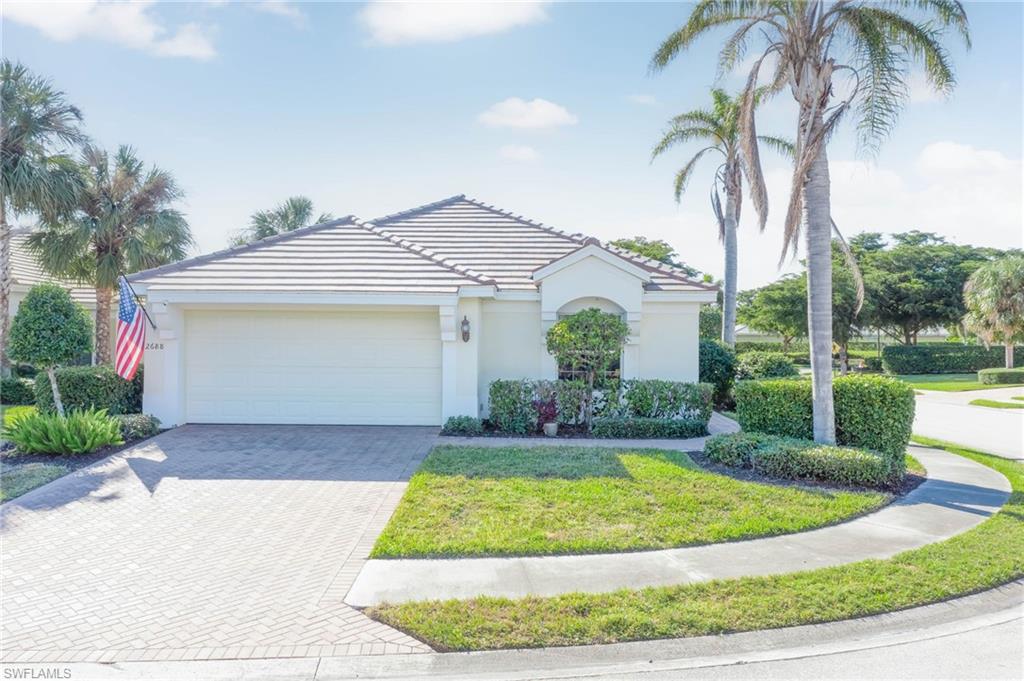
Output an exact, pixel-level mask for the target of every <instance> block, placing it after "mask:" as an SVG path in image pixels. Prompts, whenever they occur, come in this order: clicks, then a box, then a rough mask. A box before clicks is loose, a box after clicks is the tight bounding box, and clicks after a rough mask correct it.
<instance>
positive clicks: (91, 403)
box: [35, 365, 142, 414]
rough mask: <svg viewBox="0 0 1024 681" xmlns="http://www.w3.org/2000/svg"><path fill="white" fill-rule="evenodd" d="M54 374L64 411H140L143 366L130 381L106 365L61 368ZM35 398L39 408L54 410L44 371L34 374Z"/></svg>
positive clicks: (117, 412)
mask: <svg viewBox="0 0 1024 681" xmlns="http://www.w3.org/2000/svg"><path fill="white" fill-rule="evenodd" d="M56 376H57V387H58V388H59V389H60V397H61V400H62V401H63V402H64V409H65V410H68V411H71V410H74V409H77V410H84V409H106V410H107V412H108V413H110V414H137V413H139V412H141V411H142V367H139V371H138V373H136V374H135V378H133V379H132V380H131V381H126V380H124V379H123V378H121V377H120V376H118V375H117V374H116V373H114V369H113V367H110V366H105V365H100V366H86V367H62V368H60V369H57V371H56ZM35 397H36V406H38V407H39V411H42V412H46V413H49V412H53V411H54V406H53V391H52V390H51V388H50V379H49V378H48V377H47V375H46V373H45V372H40V373H39V375H38V376H37V377H36V385H35Z"/></svg>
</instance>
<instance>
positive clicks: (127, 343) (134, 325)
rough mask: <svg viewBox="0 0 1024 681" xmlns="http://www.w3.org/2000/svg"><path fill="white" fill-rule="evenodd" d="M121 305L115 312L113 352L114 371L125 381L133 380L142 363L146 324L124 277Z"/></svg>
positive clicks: (121, 282) (121, 284)
mask: <svg viewBox="0 0 1024 681" xmlns="http://www.w3.org/2000/svg"><path fill="white" fill-rule="evenodd" d="M119 283H120V291H119V293H120V297H121V303H120V305H119V306H118V311H117V345H116V346H115V352H114V356H115V357H114V371H116V372H117V375H118V376H120V377H121V378H123V379H124V380H126V381H130V380H132V379H133V378H135V372H136V371H137V370H138V368H139V362H141V361H142V348H143V346H145V344H146V323H145V320H144V319H143V312H142V307H141V306H140V305H139V304H138V303H137V302H135V296H133V295H132V290H131V289H130V288H129V287H128V282H127V281H125V278H124V277H121V279H120V281H119Z"/></svg>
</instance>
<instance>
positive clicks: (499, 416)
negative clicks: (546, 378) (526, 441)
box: [490, 379, 537, 435]
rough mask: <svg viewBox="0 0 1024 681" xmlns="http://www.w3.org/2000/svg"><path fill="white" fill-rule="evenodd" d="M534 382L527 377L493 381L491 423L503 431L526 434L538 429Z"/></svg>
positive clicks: (491, 388) (491, 389)
mask: <svg viewBox="0 0 1024 681" xmlns="http://www.w3.org/2000/svg"><path fill="white" fill-rule="evenodd" d="M533 395H534V382H533V381H530V380H527V379H518V380H517V379H512V380H497V381H492V382H491V387H490V398H491V423H493V424H494V426H495V427H496V428H497V429H498V430H500V431H501V432H503V433H512V434H514V435H526V434H527V433H532V432H533V431H535V430H537V411H536V410H535V409H534V408H533Z"/></svg>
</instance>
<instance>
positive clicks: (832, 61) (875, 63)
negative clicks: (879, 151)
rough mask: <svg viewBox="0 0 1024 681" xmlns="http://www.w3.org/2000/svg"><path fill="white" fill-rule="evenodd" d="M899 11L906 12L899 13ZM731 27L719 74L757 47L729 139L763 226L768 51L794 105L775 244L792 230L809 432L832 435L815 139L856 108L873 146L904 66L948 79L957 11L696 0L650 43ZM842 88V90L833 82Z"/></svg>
mask: <svg viewBox="0 0 1024 681" xmlns="http://www.w3.org/2000/svg"><path fill="white" fill-rule="evenodd" d="M907 9H910V10H911V11H912V12H913V16H909V15H906V14H903V13H902V12H903V11H904V10H907ZM723 26H731V27H734V28H735V30H734V31H733V33H732V34H731V35H729V36H728V37H727V38H725V42H724V45H723V47H722V50H721V53H720V59H719V72H720V73H729V72H732V71H733V70H734V69H735V68H736V67H737V65H738V64H739V63H740V61H741V60H743V59H744V58H745V56H746V49H747V46H748V40H749V38H751V37H757V38H759V39H763V40H764V43H766V47H764V48H763V51H761V52H760V54H758V55H756V59H755V60H754V62H753V65H752V67H751V70H750V74H749V76H748V78H747V84H746V87H745V88H744V90H743V93H742V95H741V102H740V111H739V127H740V139H741V145H740V146H741V147H742V152H743V161H744V168H745V170H746V176H747V179H748V181H749V183H750V187H751V198H752V200H753V203H754V207H755V209H756V210H757V212H758V216H759V218H760V221H761V226H762V228H763V227H764V224H765V220H766V219H767V212H768V200H767V191H766V189H765V183H764V175H763V173H762V171H761V163H760V157H759V155H758V149H757V141H756V140H757V133H756V126H755V120H754V119H755V116H754V108H755V105H756V104H757V101H758V93H759V92H760V91H761V90H760V89H759V87H758V78H759V76H760V71H761V66H762V64H764V63H765V61H766V60H767V59H768V57H769V56H773V57H774V59H775V62H774V68H773V69H772V73H771V74H770V75H769V78H768V83H769V84H768V85H767V86H766V87H767V88H768V89H769V90H770V91H771V92H776V91H779V90H781V89H782V88H783V87H784V86H786V85H788V86H789V91H790V93H791V94H792V96H793V99H794V100H795V102H796V104H797V109H798V115H797V125H796V138H795V140H796V141H795V150H794V155H793V156H794V160H795V161H794V166H793V176H792V190H791V192H790V197H789V205H788V207H787V210H786V217H785V220H784V223H783V224H784V234H783V252H784V253H785V252H786V251H788V250H790V249H793V250H795V249H796V246H797V243H798V242H799V238H800V232H801V228H802V229H803V236H804V245H805V252H806V256H807V269H808V307H809V310H808V315H807V318H808V338H809V339H810V346H811V347H810V349H811V378H812V386H813V387H812V394H813V400H814V402H813V405H814V407H813V412H814V413H813V433H814V439H815V441H817V442H823V443H834V442H835V439H836V433H835V409H834V405H833V395H832V254H831V251H832V243H831V242H832V231H833V230H834V229H835V221H834V220H833V216H832V208H831V198H830V186H831V181H830V179H829V168H828V156H827V153H826V146H827V143H828V140H829V139H830V138H831V137H832V134H833V132H834V131H835V129H836V126H837V125H838V123H839V121H841V120H842V119H843V118H844V116H845V115H846V114H848V113H850V112H851V111H852V112H855V114H856V117H857V119H858V121H857V129H858V132H859V138H860V144H861V147H862V148H863V149H867V150H874V149H876V148H877V147H878V146H879V145H880V144H881V142H882V141H883V140H884V139H885V138H886V137H887V135H888V133H889V132H890V131H891V130H892V129H893V127H894V126H895V123H896V119H897V117H898V115H899V112H900V109H901V108H902V105H903V104H904V103H905V101H906V98H907V90H908V89H907V85H906V83H907V78H908V76H909V72H910V68H911V66H912V65H913V64H914V63H916V64H918V65H920V66H921V67H923V70H924V75H925V77H926V79H927V81H928V83H929V84H930V85H931V86H932V87H933V88H934V89H935V90H937V91H939V92H941V93H947V92H949V91H951V90H952V88H953V85H954V84H955V79H954V76H953V69H952V66H951V63H950V59H949V54H948V52H947V51H946V49H945V47H944V46H943V45H942V40H943V39H944V38H945V34H946V31H947V30H948V29H950V28H952V29H953V30H954V31H956V32H957V33H958V34H959V36H960V37H961V38H962V39H963V40H964V42H965V43H967V44H968V45H969V44H970V38H969V34H968V28H967V14H966V12H965V11H964V8H963V6H962V5H961V4H960V3H959V2H957V0H931V1H928V2H913V3H912V2H907V1H905V0H888V1H879V0H848V1H846V2H825V1H824V0H809V1H806V2H778V1H777V0H750V1H749V2H723V1H722V0H700V1H699V2H697V4H696V6H695V7H694V8H693V10H692V11H691V12H690V16H689V19H688V20H687V21H686V23H684V24H683V26H682V27H680V28H679V29H678V30H676V31H674V32H673V33H672V34H671V35H669V36H668V38H666V39H665V41H664V42H663V43H662V45H661V47H660V48H659V49H658V51H657V52H656V53H655V55H654V58H653V62H652V66H653V67H654V68H663V67H665V66H666V65H667V64H668V63H669V62H671V61H672V60H673V59H674V58H675V57H676V55H678V54H679V53H680V52H681V51H683V50H685V49H687V48H688V47H689V46H690V45H692V44H693V42H694V41H696V39H697V38H698V37H700V36H702V35H704V34H705V33H708V32H712V31H715V30H717V29H719V28H720V27H723ZM837 73H849V74H852V79H851V80H852V87H851V88H850V89H849V94H848V95H846V98H845V99H841V100H839V99H837V98H836V92H837V91H840V90H837V88H835V87H834V80H835V76H836V74H837ZM843 91H844V93H845V90H843Z"/></svg>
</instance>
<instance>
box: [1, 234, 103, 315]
mask: <svg viewBox="0 0 1024 681" xmlns="http://www.w3.org/2000/svg"><path fill="white" fill-rule="evenodd" d="M31 233H32V232H31V231H30V230H28V229H25V228H18V229H12V230H11V279H12V282H11V303H10V314H11V319H14V315H15V314H16V313H17V312H18V306H19V305H21V301H23V300H24V299H25V296H26V295H28V292H29V289H31V288H32V287H33V286H35V285H36V284H41V283H43V282H52V283H55V284H60V285H61V286H63V287H64V288H66V289H68V291H70V292H71V298H72V299H73V300H74V301H75V302H77V303H81V304H82V305H84V306H85V307H86V309H88V310H89V312H91V313H95V311H96V289H92V288H87V287H83V286H81V285H80V284H73V283H69V282H66V281H62V280H60V279H57V278H56V277H51V276H50V275H48V274H46V273H45V272H43V268H42V267H40V266H39V262H38V261H37V260H36V257H35V256H34V255H33V254H32V252H31V251H29V249H28V244H27V243H26V242H27V241H28V237H29V234H31Z"/></svg>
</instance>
